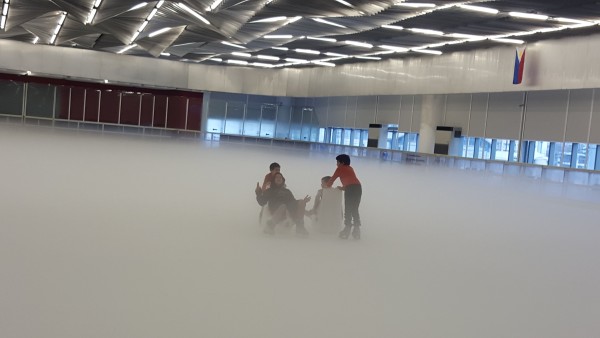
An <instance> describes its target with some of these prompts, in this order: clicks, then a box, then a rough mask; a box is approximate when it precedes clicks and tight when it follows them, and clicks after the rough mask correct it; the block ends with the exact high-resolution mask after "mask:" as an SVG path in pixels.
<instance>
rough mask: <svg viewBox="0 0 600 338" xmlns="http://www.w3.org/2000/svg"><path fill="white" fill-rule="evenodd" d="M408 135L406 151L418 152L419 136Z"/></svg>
mask: <svg viewBox="0 0 600 338" xmlns="http://www.w3.org/2000/svg"><path fill="white" fill-rule="evenodd" d="M407 135H408V147H407V149H406V150H407V151H414V152H416V151H418V148H419V134H417V133H409V134H407Z"/></svg>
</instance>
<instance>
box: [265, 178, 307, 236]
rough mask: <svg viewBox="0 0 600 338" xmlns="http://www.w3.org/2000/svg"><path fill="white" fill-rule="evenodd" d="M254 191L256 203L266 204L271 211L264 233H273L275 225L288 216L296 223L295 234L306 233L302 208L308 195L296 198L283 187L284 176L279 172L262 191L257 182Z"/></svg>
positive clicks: (303, 208) (304, 207) (304, 206)
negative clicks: (299, 198)
mask: <svg viewBox="0 0 600 338" xmlns="http://www.w3.org/2000/svg"><path fill="white" fill-rule="evenodd" d="M255 193H256V201H257V202H258V204H259V205H260V206H264V205H266V206H267V208H268V209H269V211H270V213H271V219H269V220H268V221H267V226H266V228H265V233H267V234H274V233H275V226H276V225H277V224H279V223H281V222H282V221H283V220H285V219H286V217H287V216H289V217H290V218H291V219H292V220H293V221H294V224H295V225H296V233H297V234H299V235H307V234H308V231H306V228H305V227H304V210H305V209H306V203H308V201H310V196H306V197H304V199H301V200H297V199H296V198H295V197H294V194H292V192H291V191H290V190H289V189H288V188H286V187H285V178H284V177H283V175H282V174H281V173H275V174H274V175H273V182H272V183H271V186H270V187H269V188H268V189H266V190H264V191H263V190H262V189H261V187H260V185H259V183H258V182H257V183H256V189H255Z"/></svg>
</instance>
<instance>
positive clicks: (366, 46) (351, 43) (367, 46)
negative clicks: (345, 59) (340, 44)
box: [344, 40, 373, 48]
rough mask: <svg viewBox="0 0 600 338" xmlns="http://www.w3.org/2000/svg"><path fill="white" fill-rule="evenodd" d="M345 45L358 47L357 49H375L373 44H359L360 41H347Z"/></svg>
mask: <svg viewBox="0 0 600 338" xmlns="http://www.w3.org/2000/svg"><path fill="white" fill-rule="evenodd" d="M344 43H345V44H347V45H353V46H357V47H364V48H373V45H372V44H370V43H366V42H358V41H352V40H346V41H344Z"/></svg>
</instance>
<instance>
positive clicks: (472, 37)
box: [446, 33, 486, 40]
mask: <svg viewBox="0 0 600 338" xmlns="http://www.w3.org/2000/svg"><path fill="white" fill-rule="evenodd" d="M446 36H448V37H451V38H456V39H469V40H485V39H486V37H485V36H479V35H472V34H462V33H450V34H446Z"/></svg>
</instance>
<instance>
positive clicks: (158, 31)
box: [148, 27, 171, 38]
mask: <svg viewBox="0 0 600 338" xmlns="http://www.w3.org/2000/svg"><path fill="white" fill-rule="evenodd" d="M170 30H171V27H165V28H161V29H159V30H157V31H154V32H152V33H150V34H148V37H151V38H153V37H155V36H157V35H160V34H164V33H166V32H168V31H170Z"/></svg>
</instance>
